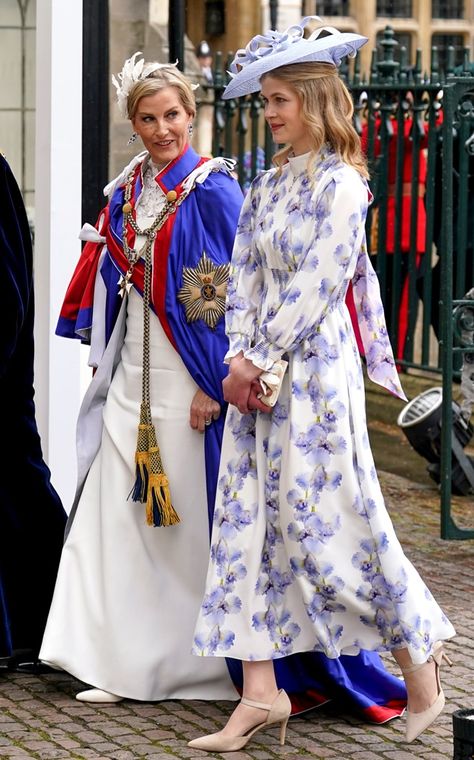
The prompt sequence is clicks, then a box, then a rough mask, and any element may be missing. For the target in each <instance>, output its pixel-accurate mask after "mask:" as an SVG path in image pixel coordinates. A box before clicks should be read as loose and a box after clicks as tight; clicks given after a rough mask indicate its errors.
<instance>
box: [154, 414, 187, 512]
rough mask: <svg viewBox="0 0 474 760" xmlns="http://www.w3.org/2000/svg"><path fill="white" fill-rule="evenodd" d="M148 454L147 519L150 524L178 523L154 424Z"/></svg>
mask: <svg viewBox="0 0 474 760" xmlns="http://www.w3.org/2000/svg"><path fill="white" fill-rule="evenodd" d="M148 442H149V448H148V454H149V456H150V465H149V470H148V493H147V501H146V520H147V523H148V525H155V526H157V527H166V526H168V525H176V524H177V523H179V522H180V519H179V517H178V515H177V513H176V511H175V509H174V507H173V505H172V503H171V494H170V488H169V481H168V478H167V477H166V475H165V473H164V470H163V462H162V461H161V455H160V449H159V447H158V442H157V440H156V432H155V428H154V426H153V425H150V429H149V431H148Z"/></svg>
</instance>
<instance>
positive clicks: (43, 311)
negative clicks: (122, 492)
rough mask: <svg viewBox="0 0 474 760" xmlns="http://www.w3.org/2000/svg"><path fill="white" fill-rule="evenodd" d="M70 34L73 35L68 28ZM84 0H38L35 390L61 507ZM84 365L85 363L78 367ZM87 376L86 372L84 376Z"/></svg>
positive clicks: (73, 377)
mask: <svg viewBox="0 0 474 760" xmlns="http://www.w3.org/2000/svg"><path fill="white" fill-rule="evenodd" d="M72 29H73V30H74V34H71V30H72ZM81 30H82V0H68V2H67V3H65V2H64V0H38V4H37V44H36V168H35V174H36V178H35V187H36V212H35V267H34V268H35V298H36V320H35V340H36V350H35V388H36V410H37V421H38V427H39V430H40V434H41V438H42V444H43V451H44V455H45V459H46V461H47V462H48V464H49V466H50V468H51V471H52V480H53V483H54V486H55V488H56V489H57V490H58V492H59V494H60V496H61V498H62V500H63V503H64V506H65V508H66V509H68V508H69V507H70V505H71V503H72V498H73V494H74V490H75V481H76V445H75V429H76V419H77V413H78V409H79V404H80V400H81V394H82V390H83V387H81V356H80V344H79V341H72V340H65V339H64V338H58V337H56V336H55V335H54V330H55V326H56V321H57V318H58V316H59V310H60V307H61V304H62V301H63V298H64V294H65V292H66V287H67V284H68V282H69V279H70V277H71V274H72V271H73V269H74V266H75V264H76V262H77V260H78V258H79V255H80V252H81V247H80V241H79V239H78V233H79V229H80V226H81V184H82V182H81V180H82V166H81V143H82V135H81V126H82V125H81V121H82V97H81V91H82V34H81ZM82 364H84V362H82ZM89 376H90V372H89Z"/></svg>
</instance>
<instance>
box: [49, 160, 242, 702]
mask: <svg viewBox="0 0 474 760" xmlns="http://www.w3.org/2000/svg"><path fill="white" fill-rule="evenodd" d="M151 177H152V182H151V183H150V182H149V181H148V182H145V189H144V191H143V193H142V196H141V199H140V201H139V211H140V209H141V213H140V215H139V217H138V224H139V225H140V226H141V227H142V228H143V227H144V226H147V224H149V223H150V221H153V218H154V217H155V216H156V214H157V213H158V210H159V206H160V204H161V203H162V202H163V195H162V193H161V190H160V188H159V187H158V185H157V184H156V183H154V181H153V174H152V175H151ZM146 179H147V177H146V176H145V180H146ZM150 193H151V194H152V195H151V196H150ZM150 210H152V211H153V215H152V216H150V215H149V213H150ZM137 242H138V243H139V241H137ZM128 299H129V300H128V306H127V320H126V336H125V342H124V345H123V348H122V352H121V361H120V363H119V365H118V367H117V370H116V372H115V375H114V377H113V380H112V383H111V386H110V389H109V393H108V396H107V400H106V404H105V407H104V427H103V433H102V442H101V446H100V449H99V452H98V454H97V456H96V457H95V460H94V462H93V464H92V467H91V469H90V471H89V474H88V476H87V480H86V482H85V485H84V489H83V491H82V495H81V498H80V502H79V505H78V509H77V512H76V516H75V519H74V522H73V523H72V527H71V530H70V532H69V534H68V537H67V540H66V543H65V545H64V549H63V552H62V557H61V562H60V567H59V572H58V578H57V582H56V588H55V592H54V598H53V602H52V606H51V610H50V613H49V618H48V622H47V626H46V631H45V634H44V639H43V644H42V647H41V652H40V659H41V660H43V661H44V662H47V663H50V664H52V665H54V666H55V667H59V668H62V669H63V670H66V671H68V672H69V673H71V674H72V675H73V676H75V677H76V678H78V679H79V680H81V681H83V682H84V683H86V684H89V685H91V686H93V687H96V688H100V689H104V690H105V691H108V692H111V693H113V694H116V695H118V696H121V697H128V698H132V699H137V700H147V701H148V700H162V699H207V700H225V699H229V700H234V699H238V694H237V691H236V689H235V688H234V686H233V684H232V681H231V679H230V676H229V673H228V670H227V666H226V663H225V662H224V661H223V660H220V659H215V660H214V659H207V658H197V657H195V656H193V655H192V654H191V643H192V639H193V629H194V623H195V620H196V617H197V614H198V611H199V607H200V603H201V599H202V593H203V589H204V584H205V577H206V569H207V563H208V558H209V529H208V517H207V500H206V484H205V466H204V437H203V435H202V434H200V433H199V432H197V431H195V430H192V428H191V427H190V424H189V409H190V405H191V400H192V398H193V396H194V394H195V392H196V390H197V386H196V384H195V382H194V380H193V379H192V378H191V376H190V375H189V373H188V371H187V369H186V367H185V365H184V363H183V361H182V359H181V358H180V356H179V355H178V353H177V352H176V351H175V349H174V348H173V347H172V346H171V344H170V342H169V340H168V338H167V337H166V335H165V333H164V331H163V329H162V327H161V325H160V322H159V320H158V319H157V317H156V316H155V315H154V314H153V313H152V314H151V331H150V332H151V346H150V364H151V383H150V387H151V404H152V413H153V421H154V423H155V426H156V431H157V436H158V440H159V445H160V450H161V455H162V459H163V463H164V468H165V471H166V473H167V475H168V477H169V481H170V488H171V493H172V499H173V505H174V506H175V508H176V511H177V512H178V514H179V516H180V519H181V522H180V523H179V524H178V525H175V526H172V527H167V528H152V527H149V526H148V525H146V522H145V506H144V505H143V504H140V503H135V502H133V501H131V500H127V496H128V494H129V492H130V490H131V487H132V485H133V482H134V479H135V465H134V454H135V447H136V436H137V424H138V415H139V406H140V400H141V379H142V332H143V327H142V322H143V302H142V299H141V297H140V296H139V295H138V294H137V293H136V292H135V290H133V289H132V290H131V292H130V294H129V296H128Z"/></svg>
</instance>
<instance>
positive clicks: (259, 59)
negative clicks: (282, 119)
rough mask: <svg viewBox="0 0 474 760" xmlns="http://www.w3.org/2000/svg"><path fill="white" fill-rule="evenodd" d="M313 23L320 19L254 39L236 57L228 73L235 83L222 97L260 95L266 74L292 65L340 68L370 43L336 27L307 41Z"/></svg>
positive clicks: (322, 30)
mask: <svg viewBox="0 0 474 760" xmlns="http://www.w3.org/2000/svg"><path fill="white" fill-rule="evenodd" d="M314 20H317V21H321V19H320V18H319V16H305V18H303V19H302V20H301V21H300V23H299V24H294V25H293V26H290V27H288V29H287V30H286V32H276V31H272V30H269V31H268V32H265V34H257V35H256V36H255V37H253V38H252V39H251V40H250V42H249V43H248V45H247V46H246V47H245V48H241V49H240V50H238V51H237V53H236V54H235V58H234V60H233V61H232V63H231V65H230V70H229V74H230V76H231V77H232V79H231V81H230V82H229V84H228V85H227V87H226V88H225V90H224V93H223V95H222V97H223V98H225V99H229V98H238V97H240V96H241V95H248V94H249V93H251V92H257V90H259V89H260V79H261V77H262V76H263V74H267V73H268V72H269V71H272V70H273V69H277V68H279V67H280V66H287V65H289V64H291V63H307V62H311V61H313V62H317V63H331V64H332V65H333V66H339V64H340V63H341V60H342V59H343V58H345V56H350V57H351V58H353V57H354V56H355V54H356V53H357V51H358V49H359V48H360V47H362V45H365V43H366V42H367V37H362V36H361V35H360V34H354V33H353V32H339V31H338V30H337V29H335V28H334V27H333V26H323V27H319V28H318V29H316V30H315V31H314V32H313V33H312V34H311V35H310V36H309V37H307V38H305V37H304V36H303V35H304V28H305V26H306V25H307V24H308V23H309V22H310V21H314Z"/></svg>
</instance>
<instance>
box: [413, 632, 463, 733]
mask: <svg viewBox="0 0 474 760" xmlns="http://www.w3.org/2000/svg"><path fill="white" fill-rule="evenodd" d="M443 660H445V661H446V662H447V663H448V665H452V664H453V663H452V662H451V660H450V659H449V657H448V656H447V655H446V654H445V653H444V651H443V644H442V643H441V642H439V643H438V644H437V645H436V647H435V649H434V651H433V653H432V654H431V655H430V656H429V657H428V659H427V661H426V662H422V663H421V664H419V665H411V666H410V667H408V668H402V669H401V671H402V673H403V674H405V673H415V672H416V671H417V670H420V668H423V667H424V666H425V665H426V663H428V662H432V661H434V664H435V677H436V685H437V689H438V696H437V697H436V699H435V701H434V702H433V704H432V705H430V707H427V709H426V710H423V712H417V713H413V712H409V711H408V710H407V712H406V716H407V722H406V728H405V740H406V741H407V743H408V744H410V743H411V742H412V741H414V740H415V739H416V738H417V736H419V735H420V734H421V733H422V732H423V731H424V730H425V729H426V728H428V726H430V725H431V724H432V723H433V722H434V721H435V720H436V718H437V717H438V715H439V714H440V713H441V711H442V709H443V707H444V705H445V701H446V700H445V697H444V692H443V689H442V688H441V680H440V666H441V663H442V661H443Z"/></svg>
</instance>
